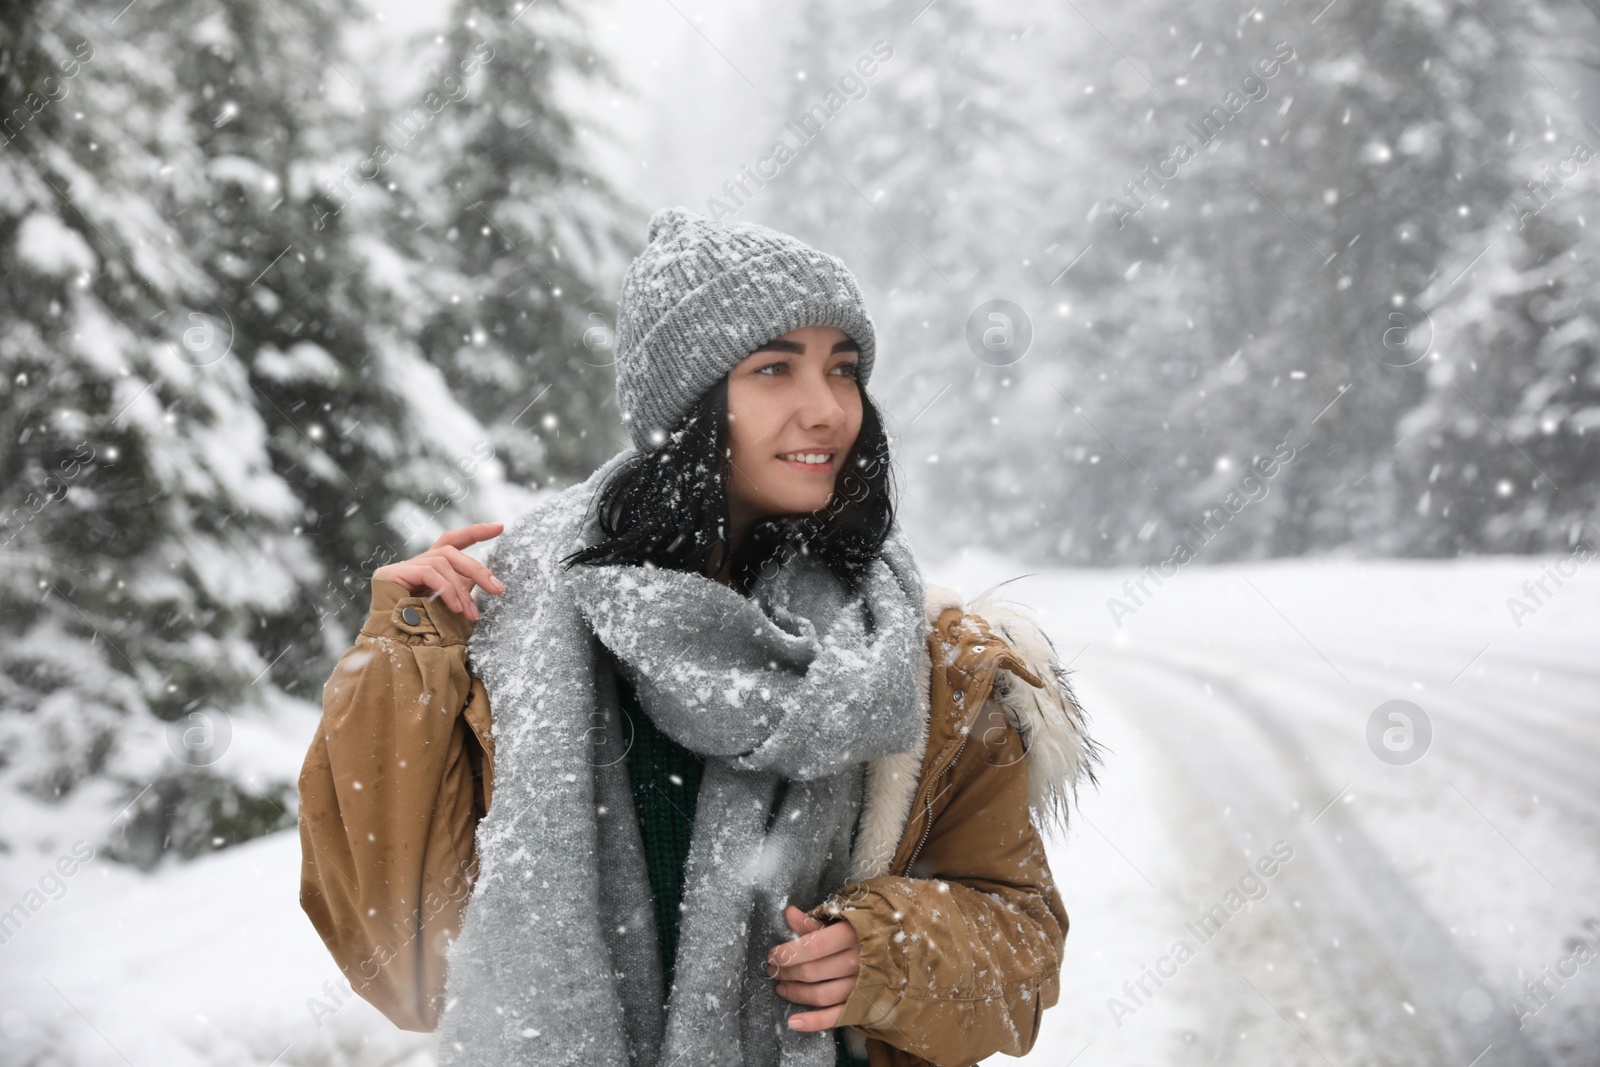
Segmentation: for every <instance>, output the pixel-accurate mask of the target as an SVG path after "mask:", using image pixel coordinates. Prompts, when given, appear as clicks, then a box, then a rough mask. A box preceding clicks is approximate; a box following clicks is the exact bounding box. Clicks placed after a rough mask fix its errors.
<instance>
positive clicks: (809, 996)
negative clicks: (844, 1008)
mask: <svg viewBox="0 0 1600 1067" xmlns="http://www.w3.org/2000/svg"><path fill="white" fill-rule="evenodd" d="M855 986H856V983H855V979H853V978H835V979H833V980H832V981H828V982H779V983H778V995H779V996H781V997H783V998H784V999H785V1000H790V1001H793V1002H794V1003H796V1004H807V1005H810V1006H812V1007H817V1008H828V1007H832V1006H834V1005H836V1004H843V1003H844V1002H845V1001H847V1000H849V999H850V991H851V990H852V989H854V988H855Z"/></svg>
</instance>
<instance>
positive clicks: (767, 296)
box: [616, 207, 877, 450]
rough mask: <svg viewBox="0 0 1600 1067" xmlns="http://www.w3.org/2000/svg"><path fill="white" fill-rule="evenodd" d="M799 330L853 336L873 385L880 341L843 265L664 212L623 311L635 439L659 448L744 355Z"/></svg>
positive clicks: (782, 237)
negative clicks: (821, 329)
mask: <svg viewBox="0 0 1600 1067" xmlns="http://www.w3.org/2000/svg"><path fill="white" fill-rule="evenodd" d="M802 326H833V327H836V328H838V329H840V330H842V331H843V332H844V333H845V334H846V335H847V336H849V337H850V338H851V339H852V340H853V341H855V343H856V344H857V346H858V347H859V348H860V350H861V356H860V359H861V365H860V368H859V371H858V375H859V378H860V381H861V383H862V384H863V385H865V384H866V381H867V379H868V377H869V376H870V375H871V373H872V363H873V357H874V355H875V354H876V348H877V337H876V332H875V330H874V327H873V322H872V317H871V316H870V315H869V314H868V313H867V309H866V302H865V300H864V299H863V298H862V295H861V289H860V287H859V286H858V285H857V284H856V280H855V277H854V275H852V274H851V273H850V270H849V268H847V267H846V266H845V265H844V263H843V261H841V260H840V259H838V258H837V257H835V256H830V255H828V254H826V253H824V252H819V251H818V250H816V249H814V248H812V247H810V246H809V245H807V244H805V243H804V242H802V241H800V240H798V239H796V238H794V237H791V236H789V235H788V234H784V233H780V232H778V231H777V230H773V229H770V228H769V227H766V226H762V225H760V224H758V223H752V222H734V223H720V222H713V221H712V220H710V219H707V218H706V217H705V216H703V215H698V214H695V213H694V212H692V211H690V210H688V209H687V208H683V207H672V208H664V209H662V210H661V211H658V212H656V213H655V214H654V215H653V216H651V219H650V228H649V243H648V244H647V246H646V247H645V249H644V251H643V252H641V253H640V254H639V256H638V257H637V258H636V259H635V260H634V261H633V264H632V265H631V266H630V267H629V268H628V273H627V276H626V277H625V278H624V280H623V283H622V298H621V300H620V301H619V308H618V314H617V362H616V367H617V403H618V406H619V407H620V408H621V410H622V417H623V419H624V422H625V424H626V426H627V429H628V435H629V437H631V438H632V440H633V442H634V444H635V445H637V446H638V447H639V448H640V449H641V450H648V449H650V448H653V447H654V446H655V445H657V444H659V443H660V442H661V441H662V440H665V435H666V434H667V433H668V432H670V431H671V430H672V428H673V427H674V426H676V425H677V423H678V422H680V421H681V420H682V419H683V417H684V416H685V415H687V414H688V413H689V412H690V411H691V410H692V409H693V408H694V405H695V404H696V402H698V400H699V399H700V397H701V396H702V395H704V393H705V391H706V390H707V389H709V388H710V387H711V386H713V385H715V384H716V382H717V381H718V379H720V378H721V377H722V376H723V375H724V374H726V373H728V371H729V370H731V369H732V368H733V367H734V366H736V365H737V364H738V363H739V362H740V361H741V360H743V359H744V358H745V357H746V356H748V355H749V354H750V353H751V352H753V351H755V350H756V349H757V348H759V347H760V346H761V345H763V344H765V343H766V342H768V341H770V340H772V339H773V338H774V337H778V336H781V335H782V334H785V333H788V332H789V331H790V330H795V329H799V328H800V327H802Z"/></svg>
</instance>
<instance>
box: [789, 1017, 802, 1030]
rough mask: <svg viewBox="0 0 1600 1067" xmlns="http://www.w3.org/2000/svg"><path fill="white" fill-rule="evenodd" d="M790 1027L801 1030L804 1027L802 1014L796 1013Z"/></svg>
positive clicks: (790, 1021)
mask: <svg viewBox="0 0 1600 1067" xmlns="http://www.w3.org/2000/svg"><path fill="white" fill-rule="evenodd" d="M789 1029H791V1030H800V1029H802V1027H801V1025H800V1016H798V1015H796V1016H795V1017H794V1018H792V1019H790V1020H789Z"/></svg>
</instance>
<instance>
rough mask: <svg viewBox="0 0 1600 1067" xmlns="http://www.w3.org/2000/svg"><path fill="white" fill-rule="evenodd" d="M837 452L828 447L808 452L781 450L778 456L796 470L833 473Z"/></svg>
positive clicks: (812, 472)
mask: <svg viewBox="0 0 1600 1067" xmlns="http://www.w3.org/2000/svg"><path fill="white" fill-rule="evenodd" d="M834 457H835V453H834V452H831V451H829V450H827V449H814V450H811V451H806V452H780V453H778V458H779V459H781V460H783V462H784V463H785V464H786V465H787V466H790V467H793V468H794V469H795V470H799V471H806V472H808V473H811V474H832V473H833V465H834Z"/></svg>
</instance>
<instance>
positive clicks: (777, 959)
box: [767, 919, 860, 967]
mask: <svg viewBox="0 0 1600 1067" xmlns="http://www.w3.org/2000/svg"><path fill="white" fill-rule="evenodd" d="M859 943H860V939H859V938H857V936H856V931H855V927H853V926H851V925H850V924H849V923H848V922H846V921H844V920H842V919H841V920H839V921H838V922H834V923H829V924H828V925H826V926H824V927H823V928H822V929H820V930H816V931H813V932H812V933H809V934H806V935H805V936H804V937H802V938H800V939H799V940H797V941H789V942H785V943H784V944H781V945H777V946H774V947H773V949H772V951H770V952H768V953H767V962H768V963H771V964H777V965H778V966H780V967H788V966H791V965H793V964H796V963H804V962H805V961H806V960H820V959H821V958H822V957H824V956H831V955H833V954H834V953H835V952H843V951H844V950H845V949H847V948H849V947H850V946H851V945H855V944H859Z"/></svg>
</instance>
